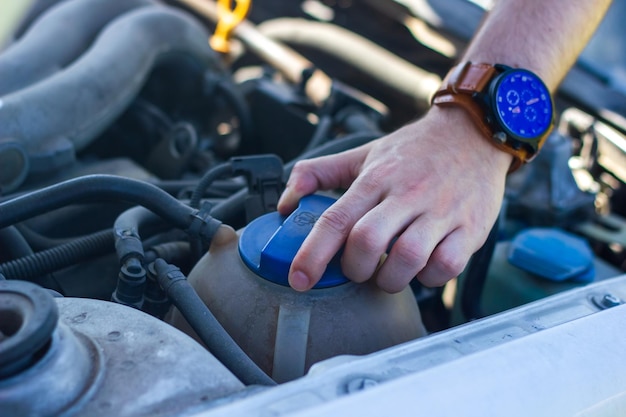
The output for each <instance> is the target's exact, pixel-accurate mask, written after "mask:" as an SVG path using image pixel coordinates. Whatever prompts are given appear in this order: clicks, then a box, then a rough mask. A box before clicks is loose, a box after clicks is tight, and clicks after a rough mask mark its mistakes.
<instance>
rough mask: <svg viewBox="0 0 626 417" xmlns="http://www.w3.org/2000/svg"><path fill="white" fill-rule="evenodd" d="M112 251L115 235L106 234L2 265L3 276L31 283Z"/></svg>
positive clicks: (109, 231)
mask: <svg viewBox="0 0 626 417" xmlns="http://www.w3.org/2000/svg"><path fill="white" fill-rule="evenodd" d="M113 250H114V247H113V232H112V231H111V230H103V231H100V232H96V233H94V234H91V235H87V236H84V237H81V238H78V239H76V240H73V241H71V242H68V243H65V244H63V245H60V246H57V247H54V248H51V249H47V250H44V251H41V252H37V253H34V254H32V255H28V256H25V257H22V258H18V259H14V260H12V261H9V262H5V263H3V264H0V273H2V274H4V275H5V276H6V277H8V278H10V279H21V280H27V281H30V280H33V279H35V278H38V277H40V276H42V275H45V274H49V273H51V272H55V271H58V270H60V269H63V268H67V267H69V266H72V265H76V264H77V263H80V262H83V261H87V260H89V259H93V258H95V257H97V256H101V255H105V254H107V253H112V252H113Z"/></svg>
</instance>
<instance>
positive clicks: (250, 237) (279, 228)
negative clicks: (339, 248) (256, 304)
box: [239, 195, 348, 288]
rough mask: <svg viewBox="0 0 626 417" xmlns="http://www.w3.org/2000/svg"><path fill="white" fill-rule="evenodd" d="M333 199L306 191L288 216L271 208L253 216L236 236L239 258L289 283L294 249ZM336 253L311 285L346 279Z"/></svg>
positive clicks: (259, 272)
mask: <svg viewBox="0 0 626 417" xmlns="http://www.w3.org/2000/svg"><path fill="white" fill-rule="evenodd" d="M334 202H335V200H334V199H332V198H329V197H324V196H321V195H310V196H306V197H303V198H302V199H301V200H300V203H299V205H298V208H297V209H296V210H295V211H294V212H293V213H291V214H290V215H289V216H288V217H285V216H281V215H280V214H278V213H277V212H273V213H268V214H265V215H263V216H261V217H259V218H257V219H255V220H253V221H252V222H251V223H250V224H249V225H248V226H246V228H245V229H244V231H243V233H242V234H241V238H240V239H239V254H240V255H241V259H242V260H243V261H244V263H245V264H246V265H247V266H248V268H250V269H251V270H252V271H253V272H254V273H256V274H257V275H259V276H260V277H262V278H265V279H266V280H268V281H272V282H274V283H276V284H280V285H285V286H289V281H288V275H289V267H290V266H291V262H292V261H293V258H294V256H296V252H298V249H300V246H302V242H304V239H305V238H306V237H307V236H308V234H309V232H310V231H311V229H312V228H313V225H314V224H315V222H316V221H317V219H318V218H319V217H320V215H321V214H322V213H323V212H324V210H326V209H327V208H328V207H330V205H331V204H333V203H334ZM340 256H341V253H339V254H337V255H335V257H334V258H333V259H332V260H331V261H330V263H329V264H328V266H327V267H326V271H325V272H324V275H322V278H321V279H320V281H319V282H318V283H317V285H315V286H314V287H313V288H327V287H333V286H336V285H340V284H343V283H345V282H347V281H348V279H347V278H346V277H345V276H344V275H343V273H342V272H341V265H340V262H339V259H340Z"/></svg>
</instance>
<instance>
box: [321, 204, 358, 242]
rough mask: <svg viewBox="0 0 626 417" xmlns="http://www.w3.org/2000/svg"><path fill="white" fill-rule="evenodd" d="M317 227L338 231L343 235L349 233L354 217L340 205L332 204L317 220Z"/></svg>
mask: <svg viewBox="0 0 626 417" xmlns="http://www.w3.org/2000/svg"><path fill="white" fill-rule="evenodd" d="M315 227H319V228H321V229H325V230H330V231H331V232H338V233H340V234H341V235H344V236H345V235H347V234H348V232H349V231H350V228H351V227H352V218H351V217H350V215H349V214H348V213H347V212H346V211H344V210H343V209H341V208H339V207H334V206H331V207H330V208H329V209H328V210H326V211H325V212H324V214H322V216H321V217H320V219H319V220H318V221H317V222H316V224H315Z"/></svg>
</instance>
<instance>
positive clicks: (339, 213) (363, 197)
mask: <svg viewBox="0 0 626 417" xmlns="http://www.w3.org/2000/svg"><path fill="white" fill-rule="evenodd" d="M357 188H358V187H357ZM378 202H379V197H378V196H377V195H375V194H374V193H369V194H365V193H359V192H358V191H354V190H353V189H352V188H350V189H349V190H348V191H347V192H346V193H345V194H344V195H343V196H342V197H341V198H340V199H339V200H337V201H336V202H335V203H334V204H333V205H332V206H330V207H329V208H328V209H326V211H325V212H324V213H323V214H322V215H321V216H320V218H319V219H318V220H317V222H315V225H314V226H313V229H312V230H311V232H310V233H309V235H308V236H307V238H306V239H305V240H304V242H303V243H302V246H301V247H300V249H299V250H298V253H297V254H296V256H295V257H294V259H293V262H292V264H291V268H290V272H289V284H290V285H291V286H292V287H293V288H294V289H296V290H298V291H306V290H309V289H311V288H312V287H313V286H315V284H317V282H318V281H319V280H320V278H321V276H322V275H323V273H324V271H325V270H326V266H327V265H328V264H329V263H330V260H331V259H332V258H333V256H335V254H336V253H337V252H338V251H339V249H340V248H341V246H342V245H343V244H344V242H345V241H346V238H347V236H348V234H349V233H350V230H351V229H352V227H353V226H354V224H355V223H356V222H357V221H358V219H359V218H361V217H362V216H363V215H364V214H365V213H367V212H368V211H369V210H370V209H371V208H372V207H374V206H375V205H376V204H378Z"/></svg>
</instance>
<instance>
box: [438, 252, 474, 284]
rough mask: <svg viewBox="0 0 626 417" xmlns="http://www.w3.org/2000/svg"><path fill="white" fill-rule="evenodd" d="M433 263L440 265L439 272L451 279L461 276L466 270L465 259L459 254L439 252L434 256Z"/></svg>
mask: <svg viewBox="0 0 626 417" xmlns="http://www.w3.org/2000/svg"><path fill="white" fill-rule="evenodd" d="M433 262H434V263H435V264H437V265H438V268H437V269H438V270H439V271H441V273H442V274H443V275H444V276H445V279H446V280H447V279H450V278H452V277H455V276H457V275H459V274H460V273H461V272H463V269H464V268H465V264H466V262H465V259H464V258H463V257H462V256H460V255H459V254H457V253H453V252H446V251H438V252H436V253H435V254H433Z"/></svg>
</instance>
